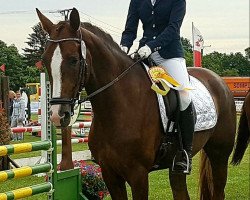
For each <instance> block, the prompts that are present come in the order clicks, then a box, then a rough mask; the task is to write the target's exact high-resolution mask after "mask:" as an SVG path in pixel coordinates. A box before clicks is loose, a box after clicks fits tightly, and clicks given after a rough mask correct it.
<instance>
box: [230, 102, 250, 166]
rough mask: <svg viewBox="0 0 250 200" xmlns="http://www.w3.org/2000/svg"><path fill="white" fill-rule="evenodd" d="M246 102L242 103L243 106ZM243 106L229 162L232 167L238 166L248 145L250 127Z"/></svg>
mask: <svg viewBox="0 0 250 200" xmlns="http://www.w3.org/2000/svg"><path fill="white" fill-rule="evenodd" d="M245 103H246V101H245V102H244V104H245ZM244 104H243V107H242V108H243V109H242V112H241V116H240V121H239V127H238V134H237V140H236V145H235V149H234V154H233V158H232V161H231V164H233V165H238V164H240V162H241V160H242V158H243V155H244V153H245V151H246V149H247V146H248V143H249V141H250V127H249V126H248V121H247V120H248V119H247V114H246V110H245V109H244V108H245V105H244Z"/></svg>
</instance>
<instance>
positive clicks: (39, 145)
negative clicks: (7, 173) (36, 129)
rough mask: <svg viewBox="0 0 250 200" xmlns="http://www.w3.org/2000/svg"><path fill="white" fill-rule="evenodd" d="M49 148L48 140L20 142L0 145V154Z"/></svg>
mask: <svg viewBox="0 0 250 200" xmlns="http://www.w3.org/2000/svg"><path fill="white" fill-rule="evenodd" d="M50 148H51V142H50V141H49V140H45V141H38V142H29V143H21V144H10V145H4V146H0V156H6V155H11V154H18V153H26V152H31V151H39V150H49V149H50Z"/></svg>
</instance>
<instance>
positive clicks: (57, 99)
mask: <svg viewBox="0 0 250 200" xmlns="http://www.w3.org/2000/svg"><path fill="white" fill-rule="evenodd" d="M80 36H81V38H64V39H59V40H53V39H51V38H48V39H47V41H50V42H54V43H60V42H65V41H75V42H79V43H80V44H81V52H83V49H82V48H83V45H82V43H84V41H83V40H82V34H81V31H80ZM84 46H85V43H84ZM85 56H86V55H82V56H81V60H80V68H81V69H80V79H79V80H80V83H79V91H78V98H77V97H76V98H71V99H67V98H60V97H54V98H51V99H50V101H49V102H50V104H51V105H55V104H70V105H71V110H72V114H73V113H74V105H75V104H76V103H77V104H78V105H79V104H81V103H83V102H85V101H87V100H89V99H90V98H92V97H94V96H95V95H97V94H99V93H101V92H102V91H104V90H106V89H108V88H109V87H111V86H112V85H114V84H115V83H116V82H118V81H119V80H120V79H122V78H123V77H124V76H125V75H126V74H127V73H128V72H129V71H130V70H131V69H132V67H133V66H135V65H136V64H137V63H139V62H141V61H142V60H143V59H144V58H139V59H138V60H137V61H135V62H134V63H133V64H132V65H130V66H129V67H128V68H127V69H126V70H124V71H123V72H122V73H121V74H120V75H118V76H117V77H116V78H115V79H114V80H112V81H110V82H109V83H107V84H106V85H104V86H103V87H101V88H99V89H97V90H96V91H94V92H93V93H91V94H90V95H88V96H87V97H85V98H84V99H82V100H78V99H79V94H80V92H81V91H82V89H83V87H84V85H83V83H82V79H83V78H84V74H85V71H87V70H86V69H87V67H88V65H87V62H86V57H85Z"/></svg>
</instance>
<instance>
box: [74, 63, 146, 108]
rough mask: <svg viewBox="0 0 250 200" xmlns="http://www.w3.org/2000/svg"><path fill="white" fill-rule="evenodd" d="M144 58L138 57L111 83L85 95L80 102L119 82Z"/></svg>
mask: <svg viewBox="0 0 250 200" xmlns="http://www.w3.org/2000/svg"><path fill="white" fill-rule="evenodd" d="M142 60H143V58H140V59H138V60H137V61H135V62H134V63H133V64H132V65H130V66H129V67H128V68H127V69H126V70H124V71H123V72H122V73H121V74H120V75H118V76H117V77H116V78H115V79H114V80H112V81H110V82H109V83H107V84H106V85H104V86H103V87H101V88H99V89H97V90H96V91H94V92H93V93H91V94H90V95H88V96H87V97H85V98H84V99H82V100H79V101H78V104H81V103H83V102H85V101H87V100H89V99H90V98H92V97H93V96H95V95H97V94H99V93H101V92H102V91H104V90H106V89H108V88H109V87H111V86H112V85H114V84H115V83H116V82H118V81H119V80H121V79H122V78H123V77H124V76H125V75H126V74H127V73H128V72H129V71H130V70H131V69H132V67H133V66H135V65H136V64H137V63H139V62H141V61H142Z"/></svg>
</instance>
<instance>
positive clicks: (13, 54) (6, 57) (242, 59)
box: [0, 23, 250, 90]
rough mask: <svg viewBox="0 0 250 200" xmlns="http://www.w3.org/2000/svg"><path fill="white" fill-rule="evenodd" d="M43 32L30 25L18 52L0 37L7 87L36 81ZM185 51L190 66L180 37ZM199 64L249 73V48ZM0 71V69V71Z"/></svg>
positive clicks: (187, 45) (188, 49)
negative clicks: (30, 28)
mask: <svg viewBox="0 0 250 200" xmlns="http://www.w3.org/2000/svg"><path fill="white" fill-rule="evenodd" d="M46 39H47V35H46V34H45V33H44V31H43V30H42V27H41V25H40V23H38V24H36V25H35V26H33V27H32V33H31V34H29V36H28V38H27V42H26V44H27V45H28V47H27V48H24V49H22V50H23V52H24V53H22V54H20V53H19V52H18V49H17V48H16V47H15V45H14V44H12V45H10V46H7V44H6V43H5V42H4V41H1V40H0V66H1V65H2V64H5V66H6V71H5V75H6V76H9V77H10V88H11V89H12V90H17V89H19V88H20V87H24V86H25V84H26V83H35V82H39V81H40V80H39V73H40V71H39V70H38V69H37V68H36V67H35V63H36V62H38V61H39V60H41V55H42V53H43V51H44V46H45V44H46ZM181 40H182V44H183V47H184V51H185V58H186V61H187V66H193V51H192V44H191V42H190V41H189V40H188V39H187V38H181ZM202 66H203V67H204V68H208V69H210V70H212V71H214V72H215V73H217V74H218V75H220V76H249V75H250V47H248V48H246V49H245V55H243V54H242V53H240V52H237V53H230V54H226V53H219V52H216V51H215V52H212V53H210V54H206V55H204V56H203V59H202ZM0 73H1V72H0Z"/></svg>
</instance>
